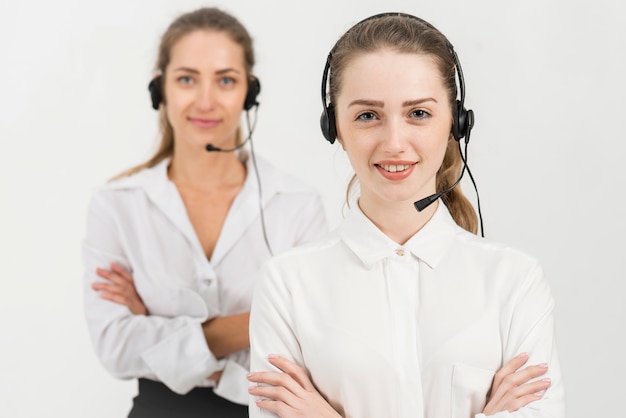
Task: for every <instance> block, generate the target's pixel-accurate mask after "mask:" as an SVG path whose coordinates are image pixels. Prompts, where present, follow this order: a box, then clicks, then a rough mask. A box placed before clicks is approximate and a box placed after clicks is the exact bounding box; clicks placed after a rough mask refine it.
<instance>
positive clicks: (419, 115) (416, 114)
mask: <svg viewBox="0 0 626 418" xmlns="http://www.w3.org/2000/svg"><path fill="white" fill-rule="evenodd" d="M429 116H430V113H428V112H427V111H425V110H423V109H416V110H413V111H412V112H411V117H413V118H416V119H425V118H427V117H429Z"/></svg>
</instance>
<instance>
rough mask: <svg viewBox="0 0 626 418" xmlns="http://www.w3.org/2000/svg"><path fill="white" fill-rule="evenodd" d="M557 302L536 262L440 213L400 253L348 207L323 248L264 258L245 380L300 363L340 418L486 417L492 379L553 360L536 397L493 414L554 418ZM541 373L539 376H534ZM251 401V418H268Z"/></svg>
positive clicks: (559, 389)
mask: <svg viewBox="0 0 626 418" xmlns="http://www.w3.org/2000/svg"><path fill="white" fill-rule="evenodd" d="M553 307H554V302H553V298H552V296H551V294H550V289H549V287H548V284H547V283H546V281H545V280H544V278H543V276H542V270H541V268H540V266H539V265H538V264H537V261H536V260H534V259H533V258H531V257H529V256H527V255H525V254H523V253H521V252H519V251H516V250H514V249H512V248H509V247H506V246H504V245H501V244H498V243H494V242H490V241H488V240H485V239H482V238H479V237H477V236H475V235H473V234H471V233H469V232H467V231H465V230H463V229H462V228H460V227H459V226H457V225H456V224H455V223H454V221H453V219H452V217H451V216H450V214H449V212H448V210H447V208H446V207H445V205H444V204H443V203H442V202H441V201H439V207H438V209H437V211H436V213H435V214H434V215H433V217H432V219H431V220H430V221H429V222H428V223H427V224H426V225H425V226H424V228H422V230H420V231H419V232H418V233H417V234H416V235H414V236H413V237H412V238H411V239H410V240H409V241H408V242H407V243H406V244H405V245H402V246H401V245H398V244H396V243H395V242H393V241H392V240H391V239H390V238H388V237H387V236H386V235H385V234H384V233H382V232H381V231H380V230H379V229H378V228H377V227H376V226H375V225H374V224H373V223H372V222H371V221H369V220H368V219H367V218H366V216H365V215H364V214H363V213H362V212H361V211H360V210H359V209H358V207H357V208H354V209H352V210H351V211H350V213H349V214H348V216H347V218H346V219H345V220H344V221H343V223H342V224H341V225H340V227H339V228H338V229H337V230H336V231H335V232H334V233H332V234H330V235H329V236H328V237H327V238H325V239H323V240H321V241H318V242H316V243H313V244H307V245H305V246H302V247H300V248H297V249H293V250H290V251H287V252H286V253H284V254H282V255H280V256H278V257H276V258H275V259H273V260H271V261H270V262H268V263H267V264H266V265H265V266H264V269H263V275H262V277H261V279H260V281H259V282H258V283H257V288H256V289H255V294H254V297H253V301H252V310H251V319H250V339H251V370H253V371H265V370H276V369H275V368H274V367H273V366H272V365H271V364H270V363H269V362H268V361H267V356H268V355H269V354H278V355H281V356H285V357H286V358H288V359H291V360H293V361H295V362H296V363H298V364H300V365H301V366H303V367H304V368H305V369H306V370H307V371H308V373H309V374H310V377H311V379H312V381H313V383H314V384H315V386H316V387H317V388H318V389H319V391H320V392H321V393H322V395H323V396H324V397H325V398H326V399H327V400H328V401H329V402H330V403H331V405H332V406H333V407H334V408H335V409H336V410H337V411H338V412H340V413H341V414H342V415H343V416H345V417H354V418H368V417H371V418H381V417H394V418H395V417H406V418H448V417H451V418H470V417H474V416H475V417H484V415H483V414H481V411H482V409H483V407H484V406H485V401H486V395H487V391H488V390H489V388H490V387H491V383H492V379H493V376H494V374H495V372H496V371H497V370H498V369H500V368H501V367H502V365H503V364H504V363H506V362H507V361H509V360H510V359H512V358H513V357H514V356H516V355H517V354H519V353H521V352H528V353H529V356H530V358H529V360H528V363H527V365H531V364H538V363H543V362H545V363H548V365H549V369H548V373H547V375H548V377H550V378H551V379H552V385H551V387H550V388H549V389H548V390H547V392H546V393H545V395H544V396H543V398H542V399H541V400H538V401H535V402H532V403H530V404H529V405H528V406H526V407H524V408H522V409H520V410H519V411H517V412H513V413H508V412H503V413H498V414H496V415H495V416H497V417H517V418H521V417H528V418H530V417H552V418H563V417H565V412H564V409H565V407H564V389H563V381H562V378H561V369H560V365H559V361H558V358H557V351H556V347H555V338H554V332H553ZM542 377H543V376H542ZM254 400H255V399H253V398H251V402H250V417H251V418H254V417H260V416H264V417H267V416H274V415H273V414H271V413H269V412H266V411H261V410H260V409H259V408H258V407H256V405H255V403H254Z"/></svg>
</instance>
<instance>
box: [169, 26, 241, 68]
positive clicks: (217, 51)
mask: <svg viewBox="0 0 626 418" xmlns="http://www.w3.org/2000/svg"><path fill="white" fill-rule="evenodd" d="M170 65H184V66H189V67H194V68H195V67H205V66H215V65H217V66H224V65H226V66H229V67H244V65H245V58H244V51H243V46H241V45H240V44H238V43H237V42H235V41H233V40H232V38H231V37H230V36H229V35H228V34H227V33H226V32H220V31H207V30H195V31H193V32H190V33H188V34H186V35H183V36H182V37H181V38H180V39H178V40H177V41H176V42H175V43H174V44H173V45H172V49H171V51H170Z"/></svg>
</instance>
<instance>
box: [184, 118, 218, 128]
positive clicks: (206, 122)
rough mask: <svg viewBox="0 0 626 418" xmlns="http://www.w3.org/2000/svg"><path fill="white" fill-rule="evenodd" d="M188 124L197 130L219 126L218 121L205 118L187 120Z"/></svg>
mask: <svg viewBox="0 0 626 418" xmlns="http://www.w3.org/2000/svg"><path fill="white" fill-rule="evenodd" d="M188 120H189V122H191V123H192V124H193V125H195V126H197V127H199V128H213V127H215V126H217V125H219V123H220V120H219V119H206V118H192V117H190V118H188Z"/></svg>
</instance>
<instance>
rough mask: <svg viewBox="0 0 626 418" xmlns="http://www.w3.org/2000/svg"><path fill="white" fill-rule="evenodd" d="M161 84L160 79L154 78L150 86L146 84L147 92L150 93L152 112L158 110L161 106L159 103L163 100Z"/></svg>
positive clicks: (159, 77)
mask: <svg viewBox="0 0 626 418" xmlns="http://www.w3.org/2000/svg"><path fill="white" fill-rule="evenodd" d="M161 82H162V77H161V76H158V77H154V78H153V79H152V80H151V81H150V84H148V91H150V101H151V102H152V108H153V109H154V110H159V106H160V105H161V101H162V100H163V95H162V94H161Z"/></svg>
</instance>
